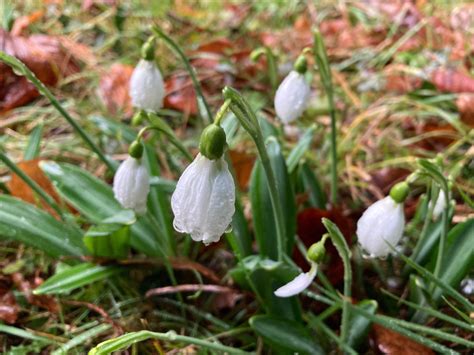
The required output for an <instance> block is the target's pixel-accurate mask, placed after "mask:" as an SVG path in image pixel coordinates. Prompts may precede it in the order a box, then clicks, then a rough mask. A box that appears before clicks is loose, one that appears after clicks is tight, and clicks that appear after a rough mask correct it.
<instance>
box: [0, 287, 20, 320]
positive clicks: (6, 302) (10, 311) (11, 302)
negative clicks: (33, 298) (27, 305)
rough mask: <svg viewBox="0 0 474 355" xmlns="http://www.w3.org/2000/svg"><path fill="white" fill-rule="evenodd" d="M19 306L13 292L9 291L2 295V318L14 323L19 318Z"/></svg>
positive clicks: (0, 304)
mask: <svg viewBox="0 0 474 355" xmlns="http://www.w3.org/2000/svg"><path fill="white" fill-rule="evenodd" d="M18 312H19V307H18V305H17V303H16V299H15V296H14V295H13V292H10V291H9V292H7V293H5V294H3V295H1V296H0V319H1V320H3V321H5V322H7V323H9V324H13V323H15V322H16V320H17V318H18Z"/></svg>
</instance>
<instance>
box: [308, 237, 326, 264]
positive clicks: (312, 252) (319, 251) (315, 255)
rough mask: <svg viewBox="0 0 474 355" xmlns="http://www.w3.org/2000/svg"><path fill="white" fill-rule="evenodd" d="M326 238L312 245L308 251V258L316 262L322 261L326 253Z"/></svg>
mask: <svg viewBox="0 0 474 355" xmlns="http://www.w3.org/2000/svg"><path fill="white" fill-rule="evenodd" d="M324 242H325V240H321V241H319V242H317V243H314V244H313V245H311V247H310V248H309V249H308V252H307V253H306V258H307V259H308V260H310V261H313V262H315V263H320V262H321V261H322V260H323V258H324V256H325V255H326V248H325V247H324Z"/></svg>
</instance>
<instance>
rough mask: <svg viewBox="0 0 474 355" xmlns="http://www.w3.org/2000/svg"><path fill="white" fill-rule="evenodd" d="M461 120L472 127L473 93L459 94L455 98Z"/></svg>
mask: <svg viewBox="0 0 474 355" xmlns="http://www.w3.org/2000/svg"><path fill="white" fill-rule="evenodd" d="M456 106H457V107H458V111H459V115H460V116H461V121H463V122H464V123H465V124H467V125H469V126H471V127H474V94H460V95H459V96H458V98H457V100H456Z"/></svg>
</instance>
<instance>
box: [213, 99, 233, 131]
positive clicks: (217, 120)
mask: <svg viewBox="0 0 474 355" xmlns="http://www.w3.org/2000/svg"><path fill="white" fill-rule="evenodd" d="M231 103H232V100H231V99H226V100H225V101H224V103H223V104H222V106H221V107H220V109H219V111H217V114H216V117H214V123H215V124H216V125H218V126H220V124H221V121H222V119H223V118H224V116H225V114H226V112H227V110H228V109H229V106H230V104H231Z"/></svg>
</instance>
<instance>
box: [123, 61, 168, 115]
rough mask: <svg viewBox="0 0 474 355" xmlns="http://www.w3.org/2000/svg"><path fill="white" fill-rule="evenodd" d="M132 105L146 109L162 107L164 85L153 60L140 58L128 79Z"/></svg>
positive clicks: (152, 109)
mask: <svg viewBox="0 0 474 355" xmlns="http://www.w3.org/2000/svg"><path fill="white" fill-rule="evenodd" d="M130 97H131V99H132V105H133V106H134V107H136V108H139V109H142V110H146V111H158V110H159V109H160V108H162V107H163V98H164V97H165V85H164V83H163V77H162V76H161V73H160V70H159V69H158V68H157V66H156V64H155V62H154V61H153V60H145V59H141V60H140V61H139V62H138V65H137V66H136V67H135V70H134V71H133V74H132V77H131V79H130Z"/></svg>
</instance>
